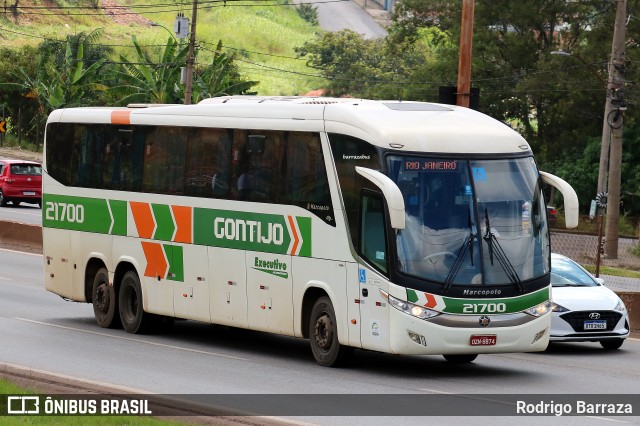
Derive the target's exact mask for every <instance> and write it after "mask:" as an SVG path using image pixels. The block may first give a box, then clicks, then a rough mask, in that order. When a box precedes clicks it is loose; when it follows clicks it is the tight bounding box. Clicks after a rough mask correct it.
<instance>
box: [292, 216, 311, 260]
mask: <svg viewBox="0 0 640 426" xmlns="http://www.w3.org/2000/svg"><path fill="white" fill-rule="evenodd" d="M295 219H296V222H298V228H299V229H300V234H301V235H302V247H301V248H300V253H298V256H302V257H311V218H310V217H302V216H295Z"/></svg>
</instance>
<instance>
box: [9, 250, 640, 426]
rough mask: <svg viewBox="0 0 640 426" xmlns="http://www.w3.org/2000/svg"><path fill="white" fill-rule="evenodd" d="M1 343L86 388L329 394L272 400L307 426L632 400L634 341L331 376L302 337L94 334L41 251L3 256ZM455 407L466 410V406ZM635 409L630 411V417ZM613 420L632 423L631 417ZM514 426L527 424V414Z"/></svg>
mask: <svg viewBox="0 0 640 426" xmlns="http://www.w3.org/2000/svg"><path fill="white" fill-rule="evenodd" d="M0 336H2V338H1V341H2V344H1V345H0V364H3V363H7V364H13V365H19V366H24V367H27V368H29V369H35V370H44V371H49V372H53V373H56V374H62V375H65V376H71V377H76V378H81V379H83V380H88V381H91V382H94V383H96V384H97V386H101V385H105V386H106V385H109V386H120V387H126V388H132V389H136V390H140V391H144V392H151V393H163V394H165V393H166V394H202V395H210V394H224V395H229V394H231V395H233V394H274V395H277V394H290V395H300V394H324V395H328V396H329V397H330V398H331V400H332V404H331V405H327V404H326V402H327V401H326V400H325V401H318V403H320V402H322V403H323V407H324V409H323V410H325V411H322V412H326V415H327V416H319V415H318V408H317V407H313V406H309V407H308V410H307V409H303V408H300V409H296V400H293V401H290V400H287V399H283V400H280V401H279V402H278V401H276V402H275V404H278V403H279V404H280V405H276V406H275V407H271V408H272V409H273V410H275V411H276V413H275V414H276V415H281V416H285V417H287V418H288V419H290V420H296V421H304V422H311V423H315V424H332V425H333V424H345V425H350V426H353V425H359V424H362V425H365V424H366V425H371V424H389V423H393V424H400V423H402V424H403V425H412V424H416V425H417V424H425V418H423V417H402V418H400V417H398V413H397V412H394V414H393V415H394V417H392V418H390V417H376V418H373V417H337V416H336V417H331V416H330V415H331V413H334V412H335V413H337V412H339V409H340V407H341V406H343V408H344V406H345V404H349V395H352V396H353V395H356V396H357V395H362V394H365V395H366V394H383V395H392V394H411V395H450V394H454V395H455V394H474V395H479V396H480V397H481V398H484V399H487V398H490V396H491V395H498V397H497V398H498V399H499V398H501V396H500V395H504V394H507V395H508V394H543V395H546V397H547V398H553V395H556V394H634V393H638V390H639V388H638V383H639V381H640V363H638V362H637V360H638V359H639V357H640V341H638V340H636V339H629V340H628V341H627V342H625V344H624V345H623V346H622V348H621V349H620V350H618V351H613V352H606V351H604V350H602V349H601V348H600V345H598V344H595V343H583V344H558V345H553V346H552V347H551V349H550V350H548V351H547V352H544V353H534V354H502V355H481V356H479V357H478V359H477V360H476V361H475V362H474V363H473V364H469V365H455V364H449V363H447V362H445V361H444V359H443V358H442V357H440V356H425V357H416V356H392V355H387V354H379V353H373V352H365V351H356V353H355V356H354V360H353V362H352V364H351V365H350V366H349V367H348V368H343V369H331V368H323V367H319V366H317V365H316V364H315V363H314V361H313V359H312V357H311V354H310V351H309V348H308V343H307V342H306V341H304V340H300V339H294V338H288V337H282V336H276V335H269V334H264V333H259V332H252V331H246V330H239V329H232V328H227V327H221V326H213V325H208V324H201V323H197V322H192V321H180V322H177V323H176V325H175V327H174V328H173V330H172V331H170V332H168V333H166V334H161V335H145V336H138V335H129V334H126V333H125V332H124V331H123V330H110V329H101V328H99V327H98V326H97V325H96V324H95V323H94V319H93V312H92V308H91V306H90V305H87V304H82V303H72V302H66V301H64V300H62V299H61V298H59V297H58V296H55V295H53V294H51V293H48V292H47V291H46V290H45V289H44V288H43V278H42V257H41V256H40V255H34V254H25V253H20V252H13V251H8V250H3V249H0ZM336 394H346V396H345V395H341V396H340V397H338V396H336ZM332 395H333V396H332ZM235 402H236V403H241V402H242V399H237V398H236V400H235ZM298 402H300V401H298ZM306 403H307V404H312V402H311V403H309V402H306ZM460 403H461V404H463V405H464V404H466V403H465V399H461V400H460ZM638 405H639V406H638V407H634V408H635V409H636V410H639V411H640V403H639V404H638ZM246 408H250V407H246ZM391 408H392V407H390V409H391ZM279 410H281V412H280V411H279ZM304 413H310V416H304ZM271 414H274V413H271ZM601 417H604V418H607V419H609V418H610V417H611V416H591V417H587V418H585V417H570V418H562V420H563V421H562V422H561V423H558V424H563V425H564V424H580V425H585V424H602V422H603V421H604V420H602V419H601ZM461 419H462V420H464V422H465V423H466V424H485V423H486V419H487V418H486V417H485V418H484V419H485V420H483V418H482V417H478V418H469V417H464V418H462V417H446V418H442V417H441V418H439V419H438V424H460V421H461ZM491 419H492V420H491V423H492V424H505V425H507V424H513V423H514V418H511V417H495V418H491ZM391 420H393V421H391ZM529 420H531V422H530V423H529ZM615 420H618V421H623V422H630V421H631V422H632V423H635V424H637V422H638V418H637V417H636V418H635V419H630V418H625V417H617V418H615ZM547 421H551V422H553V421H556V419H555V418H546V419H545V422H547ZM517 422H518V423H520V424H537V423H536V421H534V419H533V418H518V419H517ZM537 422H538V423H539V420H538V421H537Z"/></svg>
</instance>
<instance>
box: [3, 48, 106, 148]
mask: <svg viewBox="0 0 640 426" xmlns="http://www.w3.org/2000/svg"><path fill="white" fill-rule="evenodd" d="M86 44H87V43H86V41H83V42H80V43H76V45H75V46H74V43H73V42H72V40H70V39H67V42H66V44H65V49H64V56H63V59H62V61H61V63H60V64H56V62H55V60H54V56H55V49H51V48H49V47H43V46H42V45H41V46H40V47H39V48H38V54H37V59H36V66H35V69H33V68H31V67H24V66H21V65H16V66H15V67H14V69H13V70H11V71H10V72H9V79H8V81H5V82H2V83H0V88H1V89H3V90H13V91H17V92H18V93H20V95H21V96H22V97H26V98H30V99H33V100H34V101H35V103H36V105H37V111H36V113H35V114H34V115H33V116H31V119H30V120H24V121H25V122H27V121H28V123H27V125H26V127H27V132H29V133H31V134H33V133H35V139H36V140H37V143H39V140H40V134H41V128H42V127H43V125H44V122H45V120H46V117H47V116H48V115H49V113H50V112H51V111H53V110H54V109H57V108H64V107H76V106H87V105H90V104H91V103H92V102H95V100H96V99H97V96H95V94H96V93H98V92H100V91H103V90H105V89H106V86H105V85H104V84H102V83H101V82H100V75H99V71H100V67H101V66H102V64H103V63H104V62H105V59H99V60H97V61H95V62H93V63H92V64H91V65H89V66H87V65H86V64H85V62H84V48H85V45H86ZM20 125H21V126H24V124H23V123H21V124H20Z"/></svg>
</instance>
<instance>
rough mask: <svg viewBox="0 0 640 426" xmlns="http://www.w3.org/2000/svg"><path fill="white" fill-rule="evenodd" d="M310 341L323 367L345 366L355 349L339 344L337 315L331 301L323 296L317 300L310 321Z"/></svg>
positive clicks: (314, 354)
mask: <svg viewBox="0 0 640 426" xmlns="http://www.w3.org/2000/svg"><path fill="white" fill-rule="evenodd" d="M309 341H310V343H311V352H312V353H313V357H314V358H315V360H316V362H317V363H318V364H319V365H321V366H323V367H339V366H341V365H344V364H345V363H346V362H347V361H348V359H349V357H350V356H351V354H352V353H353V348H351V347H347V346H342V345H341V344H340V343H339V342H338V329H337V326H336V314H335V311H334V310H333V305H332V304H331V300H330V299H329V298H328V297H327V296H323V297H321V298H319V299H318V300H316V302H315V303H314V305H313V309H312V310H311V317H310V319H309Z"/></svg>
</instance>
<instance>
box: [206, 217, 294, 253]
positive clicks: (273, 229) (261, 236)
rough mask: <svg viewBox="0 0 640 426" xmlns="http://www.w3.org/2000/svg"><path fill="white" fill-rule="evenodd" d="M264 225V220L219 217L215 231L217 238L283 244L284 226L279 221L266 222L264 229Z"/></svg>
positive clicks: (214, 227) (214, 225)
mask: <svg viewBox="0 0 640 426" xmlns="http://www.w3.org/2000/svg"><path fill="white" fill-rule="evenodd" d="M262 225H263V224H262V222H259V221H255V220H242V219H231V218H226V219H225V218H223V217H217V218H215V219H214V221H213V232H214V234H215V236H216V238H221V239H227V240H236V241H248V242H251V243H253V242H256V243H262V244H271V243H273V244H276V245H279V246H280V245H282V243H283V242H284V229H283V226H282V225H281V224H279V223H266V224H265V225H266V227H265V228H266V229H263V227H262Z"/></svg>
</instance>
